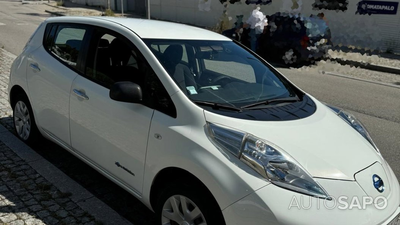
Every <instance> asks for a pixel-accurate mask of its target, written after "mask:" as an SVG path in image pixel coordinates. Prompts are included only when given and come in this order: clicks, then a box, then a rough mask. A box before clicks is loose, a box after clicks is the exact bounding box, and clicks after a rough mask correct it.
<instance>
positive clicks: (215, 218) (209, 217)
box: [156, 185, 225, 225]
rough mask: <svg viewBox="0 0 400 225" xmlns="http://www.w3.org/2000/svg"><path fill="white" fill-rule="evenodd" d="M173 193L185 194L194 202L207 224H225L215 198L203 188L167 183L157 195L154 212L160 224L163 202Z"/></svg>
mask: <svg viewBox="0 0 400 225" xmlns="http://www.w3.org/2000/svg"><path fill="white" fill-rule="evenodd" d="M174 195H182V196H185V197H186V198H189V199H190V200H191V201H192V202H194V204H196V206H197V207H199V209H200V211H201V212H202V214H203V216H204V218H205V219H206V222H207V225H225V222H224V219H223V216H222V211H221V209H220V208H219V206H218V204H217V202H216V201H215V199H214V198H213V197H212V196H210V195H209V194H208V193H207V192H205V191H204V190H202V189H199V188H193V186H192V187H191V186H189V185H179V186H178V185H169V186H167V187H166V188H165V189H164V190H163V191H162V193H161V194H160V195H159V198H158V201H157V208H156V214H157V218H158V220H159V222H160V224H161V218H162V209H163V206H164V204H165V202H166V201H167V200H168V199H169V198H170V197H171V196H174Z"/></svg>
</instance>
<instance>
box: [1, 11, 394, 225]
mask: <svg viewBox="0 0 400 225" xmlns="http://www.w3.org/2000/svg"><path fill="white" fill-rule="evenodd" d="M8 88H9V100H10V104H11V106H12V108H13V111H14V114H13V119H14V125H15V130H16V135H17V136H18V137H19V138H20V139H21V140H23V141H25V142H27V143H33V142H35V141H38V140H40V139H39V138H38V137H39V136H41V135H42V136H44V137H45V138H47V139H49V140H51V141H53V142H55V143H57V144H59V145H60V146H62V147H63V148H65V149H66V150H67V151H69V152H71V153H72V154H73V155H75V156H76V157H78V158H80V159H82V160H83V161H84V162H86V163H87V164H89V165H90V166H92V167H93V168H95V169H96V170H98V171H99V172H100V173H102V174H104V175H105V176H106V177H108V178H109V179H111V180H112V181H114V182H115V183H116V184H118V185H120V186H121V187H123V188H124V189H125V190H127V191H128V192H130V193H132V194H133V195H134V196H136V197H137V198H138V199H139V200H140V201H142V202H143V203H144V204H145V205H146V206H147V207H149V208H150V209H151V210H153V211H154V212H156V213H157V216H158V218H159V221H160V224H171V225H189V224H194V225H200V224H207V225H224V224H227V225H234V224H236V225H243V224H246V225H258V224H259V225H261V224H308V225H311V224H324V225H329V224H357V225H364V224H365V225H366V224H385V225H387V224H390V225H392V224H394V223H396V221H397V219H398V218H399V212H400V208H399V205H400V195H399V193H400V192H399V184H398V181H397V179H396V176H395V174H394V173H393V171H392V169H391V168H390V166H389V165H388V164H387V162H386V161H385V160H384V159H383V157H382V155H381V153H380V152H379V149H378V147H377V146H376V145H375V144H374V142H373V140H372V139H371V137H370V135H369V134H368V132H367V131H366V130H365V129H364V127H363V126H362V125H361V123H360V122H359V121H358V120H357V119H355V118H354V117H353V116H352V115H350V114H349V113H347V112H345V111H342V110H340V109H337V108H335V107H333V106H328V105H325V104H324V103H321V102H319V101H318V100H317V99H315V98H314V97H312V96H311V95H309V94H307V93H305V92H304V91H303V90H301V89H300V88H298V87H297V86H295V85H294V84H293V83H291V82H290V81H289V80H287V79H286V78H285V77H284V76H283V75H282V74H281V73H279V72H278V71H277V70H276V69H274V68H273V67H272V66H271V65H270V64H268V63H267V62H266V61H264V60H263V59H262V58H260V57H259V56H258V55H255V54H254V53H253V52H251V51H249V50H247V49H245V48H243V47H241V46H240V45H238V44H237V43H235V42H233V41H232V40H231V39H229V38H226V37H224V36H222V35H219V34H216V33H214V32H211V31H207V30H203V29H200V28H195V27H191V26H186V25H181V24H175V23H168V22H160V21H154V20H141V19H127V18H107V17H97V18H96V17H94V18H91V17H57V18H49V19H47V20H46V21H44V22H43V23H42V24H41V25H40V26H39V27H38V29H37V30H36V32H35V33H34V34H33V36H32V37H31V38H30V40H29V41H28V43H27V45H26V46H25V48H24V50H23V52H22V54H21V55H20V56H18V57H17V58H16V60H15V62H14V63H13V65H12V68H11V75H10V82H9V87H8ZM343 196H344V197H346V196H347V197H348V199H341V197H343ZM366 197H369V198H371V199H370V200H374V201H369V202H368V204H366V205H363V206H367V207H363V208H361V206H360V208H359V207H358V205H356V203H354V202H353V199H354V198H355V199H356V200H358V203H360V201H361V202H362V201H363V200H364V199H365V198H366ZM302 199H303V200H304V201H306V202H305V203H304V206H307V207H308V208H307V209H305V208H301V209H300V208H291V206H293V201H294V200H297V201H299V202H300V201H302ZM336 200H339V201H336ZM378 200H379V201H378ZM332 203H338V204H339V203H345V204H348V205H347V206H349V204H350V206H352V207H354V206H355V205H356V207H355V208H351V207H350V208H349V207H347V208H346V207H344V208H341V207H335V206H334V207H332ZM324 206H329V207H330V208H327V207H324ZM138 216H140V215H138ZM391 221H394V222H392V223H391Z"/></svg>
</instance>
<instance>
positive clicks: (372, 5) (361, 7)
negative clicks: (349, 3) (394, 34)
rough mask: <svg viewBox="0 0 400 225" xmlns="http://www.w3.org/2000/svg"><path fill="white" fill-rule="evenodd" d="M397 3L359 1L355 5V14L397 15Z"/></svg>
mask: <svg viewBox="0 0 400 225" xmlns="http://www.w3.org/2000/svg"><path fill="white" fill-rule="evenodd" d="M398 6H399V2H380V1H364V0H363V1H360V2H359V3H358V5H357V11H356V14H357V13H358V14H360V15H365V14H368V15H371V14H392V15H396V14H397V8H398Z"/></svg>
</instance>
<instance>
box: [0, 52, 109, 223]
mask: <svg viewBox="0 0 400 225" xmlns="http://www.w3.org/2000/svg"><path fill="white" fill-rule="evenodd" d="M13 60H14V57H13V56H12V55H11V54H9V53H7V52H6V51H4V50H2V49H0V117H1V119H0V123H1V124H3V126H5V127H6V128H8V129H9V130H12V129H13V128H12V117H11V115H12V110H11V108H10V106H9V103H8V101H7V99H8V97H7V86H8V79H9V73H10V66H11V63H12V61H13ZM70 196H71V193H69V192H61V191H60V190H58V189H57V188H56V187H55V186H54V185H53V184H51V183H50V182H49V181H47V180H46V179H45V178H43V177H42V176H41V175H40V174H38V173H37V172H36V171H35V170H34V169H32V168H31V166H29V165H28V164H27V163H26V162H25V161H24V160H22V159H21V158H20V157H19V156H17V155H16V154H15V153H14V152H13V151H12V150H11V149H10V148H9V147H7V146H6V145H5V144H4V143H3V142H2V141H0V225H34V224H35V225H41V224H87V225H96V224H102V222H100V221H96V220H95V219H94V217H93V216H91V215H90V214H89V213H88V212H86V211H84V210H82V209H81V208H80V207H79V206H78V205H77V204H76V203H75V202H73V201H72V200H71V198H70Z"/></svg>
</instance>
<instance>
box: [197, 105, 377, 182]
mask: <svg viewBox="0 0 400 225" xmlns="http://www.w3.org/2000/svg"><path fill="white" fill-rule="evenodd" d="M312 99H313V101H315V103H316V106H317V110H316V112H315V113H314V114H313V115H311V116H309V117H307V118H304V119H298V120H292V121H278V122H276V121H274V122H269V121H251V120H243V119H237V118H231V117H226V116H222V115H218V114H215V113H212V112H208V111H204V114H205V119H206V121H207V122H210V123H214V124H217V125H218V124H220V125H224V126H227V127H231V128H232V129H236V130H241V131H244V132H247V133H249V134H253V135H255V136H257V137H259V138H262V139H264V140H267V141H269V142H272V143H273V144H275V145H277V146H279V147H280V148H281V149H283V150H284V151H285V152H286V153H288V154H289V155H291V156H292V157H293V158H294V159H295V160H296V161H297V162H299V163H300V164H301V166H302V167H303V168H304V169H306V170H307V171H308V172H309V173H310V174H311V175H312V176H313V177H319V178H328V179H340V180H355V178H354V174H355V173H357V172H358V171H360V170H362V169H364V168H366V167H368V166H370V165H372V164H373V163H375V162H382V161H383V159H382V158H381V156H380V154H379V153H378V152H377V151H376V150H375V149H374V148H373V147H372V146H371V144H370V143H369V142H368V141H367V140H366V139H364V138H363V137H362V136H361V135H360V134H359V133H358V132H357V131H356V130H355V129H353V128H352V127H350V126H349V125H348V124H347V123H346V122H345V121H344V120H342V119H341V118H340V117H339V116H337V115H336V114H335V113H334V112H333V111H332V110H331V109H329V108H328V107H327V106H325V105H324V104H322V103H320V102H318V101H317V100H316V99H314V98H312Z"/></svg>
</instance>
